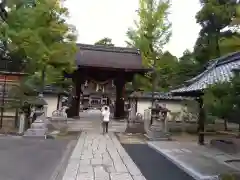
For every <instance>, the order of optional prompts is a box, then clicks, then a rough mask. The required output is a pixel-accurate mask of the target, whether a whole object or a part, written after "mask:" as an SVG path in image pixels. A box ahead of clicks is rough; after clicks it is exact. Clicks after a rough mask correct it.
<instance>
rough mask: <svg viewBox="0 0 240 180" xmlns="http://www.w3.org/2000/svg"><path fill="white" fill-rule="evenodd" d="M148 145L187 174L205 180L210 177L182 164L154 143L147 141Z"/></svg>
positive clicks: (198, 179) (196, 179)
mask: <svg viewBox="0 0 240 180" xmlns="http://www.w3.org/2000/svg"><path fill="white" fill-rule="evenodd" d="M147 144H148V146H149V147H151V148H152V149H154V150H155V151H157V152H158V153H160V154H161V155H162V156H164V157H165V158H167V159H168V160H169V161H171V162H172V163H173V164H175V165H176V166H177V167H179V168H180V169H181V170H183V171H184V172H185V173H187V174H188V175H189V176H191V177H193V178H194V179H195V180H204V179H205V180H207V179H210V177H209V178H208V177H202V176H201V175H200V174H199V173H197V172H196V171H194V170H193V169H192V168H189V167H186V166H184V165H183V164H182V163H181V162H180V161H178V160H176V159H174V158H173V157H172V156H171V155H168V154H166V153H163V152H162V151H160V150H159V147H157V146H156V145H155V144H154V143H152V142H148V143H147ZM211 178H212V177H211Z"/></svg>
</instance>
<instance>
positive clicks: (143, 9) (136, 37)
mask: <svg viewBox="0 0 240 180" xmlns="http://www.w3.org/2000/svg"><path fill="white" fill-rule="evenodd" d="M169 7H170V4H169V1H164V2H163V1H157V0H139V9H138V17H139V20H138V21H135V27H134V28H129V30H128V31H127V36H128V41H127V44H128V46H130V47H135V48H138V49H140V51H141V53H142V58H143V63H144V65H145V66H146V67H153V66H155V65H154V62H156V61H158V60H159V61H160V60H161V55H162V54H163V52H162V49H163V47H164V45H165V44H166V43H167V42H168V41H169V39H170V37H171V23H170V22H169V20H168V14H169V12H168V10H169ZM146 78H147V79H148V83H147V84H148V85H149V84H151V82H150V79H151V75H148V76H146ZM136 79H137V80H138V82H135V84H137V83H139V82H141V78H140V77H137V78H136ZM143 79H144V80H142V81H143V82H145V78H143ZM140 84H141V83H140ZM145 84H146V83H145ZM140 86H142V87H144V84H141V85H140ZM140 88H141V87H140Z"/></svg>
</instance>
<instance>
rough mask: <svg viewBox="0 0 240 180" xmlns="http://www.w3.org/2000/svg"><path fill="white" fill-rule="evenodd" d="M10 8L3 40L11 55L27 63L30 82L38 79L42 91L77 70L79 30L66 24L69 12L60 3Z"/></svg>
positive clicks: (42, 0)
mask: <svg viewBox="0 0 240 180" xmlns="http://www.w3.org/2000/svg"><path fill="white" fill-rule="evenodd" d="M6 6H7V8H8V9H9V10H8V16H7V19H6V21H5V23H2V25H1V27H0V28H1V29H0V38H1V39H2V41H5V42H7V48H8V50H9V51H10V53H13V54H16V56H18V57H20V58H21V59H22V61H24V64H25V67H24V71H25V72H26V73H28V77H27V78H26V79H27V80H28V81H29V80H30V79H35V80H36V79H37V80H36V81H34V82H35V85H36V86H37V87H38V88H39V86H42V87H43V86H44V84H45V83H46V84H51V83H56V84H57V83H58V82H59V83H61V82H62V80H63V72H71V71H72V70H73V69H74V68H75V55H76V51H77V47H76V31H75V28H74V27H73V26H71V25H69V24H68V23H67V22H66V20H67V17H68V11H67V9H66V8H65V7H63V5H62V4H61V1H59V0H39V1H19V0H12V1H8V3H7V4H6ZM12 60H13V61H14V59H12ZM39 83H40V84H39ZM43 83H44V84H43Z"/></svg>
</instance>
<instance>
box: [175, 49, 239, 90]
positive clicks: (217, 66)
mask: <svg viewBox="0 0 240 180" xmlns="http://www.w3.org/2000/svg"><path fill="white" fill-rule="evenodd" d="M239 67H240V52H235V53H232V54H229V55H227V56H223V57H221V58H219V59H216V60H214V61H212V63H210V65H209V66H208V68H207V69H206V70H205V71H203V72H202V73H201V74H199V75H197V76H196V77H194V78H192V79H190V80H188V81H187V82H186V85H184V86H183V87H181V88H178V89H174V90H172V91H171V93H179V92H180V93H181V92H192V91H199V90H203V89H205V88H207V86H209V85H212V84H215V83H218V82H224V81H229V80H230V79H231V77H232V76H233V70H234V69H236V68H239Z"/></svg>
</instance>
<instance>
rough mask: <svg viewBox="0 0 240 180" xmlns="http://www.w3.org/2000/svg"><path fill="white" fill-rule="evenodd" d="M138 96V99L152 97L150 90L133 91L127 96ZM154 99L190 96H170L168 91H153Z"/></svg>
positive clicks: (182, 98) (179, 98)
mask: <svg viewBox="0 0 240 180" xmlns="http://www.w3.org/2000/svg"><path fill="white" fill-rule="evenodd" d="M135 97H137V98H140V99H152V92H137V93H136V92H133V93H132V94H130V96H129V98H135ZM154 99H159V100H187V99H189V100H190V99H191V98H186V97H182V96H172V95H171V94H170V93H163V92H155V93H154Z"/></svg>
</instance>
